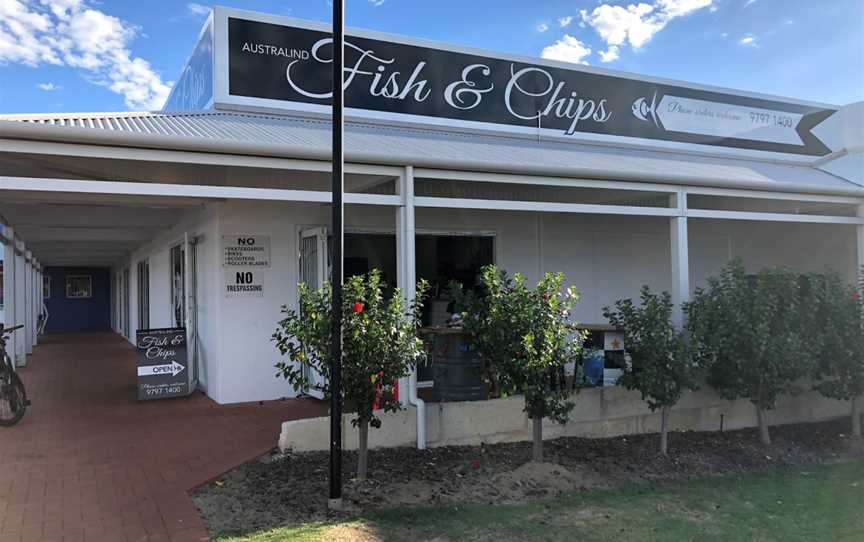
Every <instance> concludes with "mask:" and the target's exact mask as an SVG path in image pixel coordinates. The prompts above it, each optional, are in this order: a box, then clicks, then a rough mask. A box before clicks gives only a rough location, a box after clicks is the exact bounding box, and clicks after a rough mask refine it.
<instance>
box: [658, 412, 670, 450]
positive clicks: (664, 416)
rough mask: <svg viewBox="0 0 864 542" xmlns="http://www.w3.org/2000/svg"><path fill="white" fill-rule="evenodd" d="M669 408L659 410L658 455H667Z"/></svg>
mask: <svg viewBox="0 0 864 542" xmlns="http://www.w3.org/2000/svg"><path fill="white" fill-rule="evenodd" d="M670 410H671V408H670V407H668V406H664V407H661V408H660V454H662V455H669V411H670Z"/></svg>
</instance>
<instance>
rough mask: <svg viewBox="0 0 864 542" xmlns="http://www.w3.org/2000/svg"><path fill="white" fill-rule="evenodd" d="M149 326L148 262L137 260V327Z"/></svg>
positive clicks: (146, 327) (144, 327)
mask: <svg viewBox="0 0 864 542" xmlns="http://www.w3.org/2000/svg"><path fill="white" fill-rule="evenodd" d="M149 327H150V262H148V261H147V260H143V261H140V262H138V329H148V328H149Z"/></svg>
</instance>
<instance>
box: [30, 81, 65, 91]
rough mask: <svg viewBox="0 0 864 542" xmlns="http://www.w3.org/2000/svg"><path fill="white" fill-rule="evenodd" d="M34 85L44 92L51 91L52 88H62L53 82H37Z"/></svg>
mask: <svg viewBox="0 0 864 542" xmlns="http://www.w3.org/2000/svg"><path fill="white" fill-rule="evenodd" d="M36 86H37V87H39V88H41V89H42V90H44V91H45V92H51V91H52V90H60V89H61V88H63V87H60V86H57V85H55V84H54V83H39V84H37V85H36Z"/></svg>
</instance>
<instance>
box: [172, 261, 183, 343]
mask: <svg viewBox="0 0 864 542" xmlns="http://www.w3.org/2000/svg"><path fill="white" fill-rule="evenodd" d="M184 259H185V251H184V249H183V245H177V246H175V247H173V248H172V249H171V311H172V315H173V319H174V325H175V326H176V327H183V326H185V325H186V274H185V273H184V272H183V266H184Z"/></svg>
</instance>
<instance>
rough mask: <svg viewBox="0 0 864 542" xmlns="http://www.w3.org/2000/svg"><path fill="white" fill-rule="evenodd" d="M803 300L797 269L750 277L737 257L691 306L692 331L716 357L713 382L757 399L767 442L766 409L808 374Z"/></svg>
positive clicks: (723, 391) (727, 393)
mask: <svg viewBox="0 0 864 542" xmlns="http://www.w3.org/2000/svg"><path fill="white" fill-rule="evenodd" d="M801 301H802V300H801V290H800V284H799V276H798V275H797V274H796V273H794V272H792V271H790V270H788V269H785V268H782V267H772V268H767V269H763V270H762V271H760V272H759V273H758V274H757V275H755V276H748V275H747V273H746V271H745V269H744V265H743V263H742V262H741V261H740V260H733V261H732V262H730V263H729V264H728V265H727V266H726V267H724V268H723V269H722V271H721V272H720V273H719V275H717V276H715V277H711V278H709V279H708V285H707V287H706V288H704V289H702V288H700V289H698V290H697V291H696V293H695V295H694V296H693V300H692V302H691V303H690V304H688V306H687V307H686V312H687V316H688V318H687V328H688V330H689V331H690V332H691V334H692V336H693V338H694V340H696V341H699V342H700V343H701V344H704V345H706V346H707V347H708V348H709V350H710V352H711V354H712V356H714V361H713V363H711V365H710V367H709V368H708V384H710V385H711V386H712V387H713V388H714V389H716V390H717V392H718V393H719V394H720V395H721V396H722V397H724V398H726V399H738V398H747V399H749V400H750V402H752V403H753V405H754V406H755V407H756V417H757V420H758V424H759V439H760V441H761V442H762V443H763V444H764V445H766V446H767V445H770V444H771V436H770V433H769V431H768V422H767V420H766V412H767V411H768V410H770V409H772V408H774V406H775V402H776V400H777V397H778V396H779V395H780V394H782V393H784V392H789V391H792V390H793V388H794V383H795V381H796V380H797V379H798V378H799V377H801V376H804V375H805V374H807V372H808V365H809V356H807V355H806V353H805V352H804V351H803V347H804V343H805V341H806V339H807V337H806V336H805V330H804V326H803V322H802V319H801V315H802V310H803V307H802V302H801Z"/></svg>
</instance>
